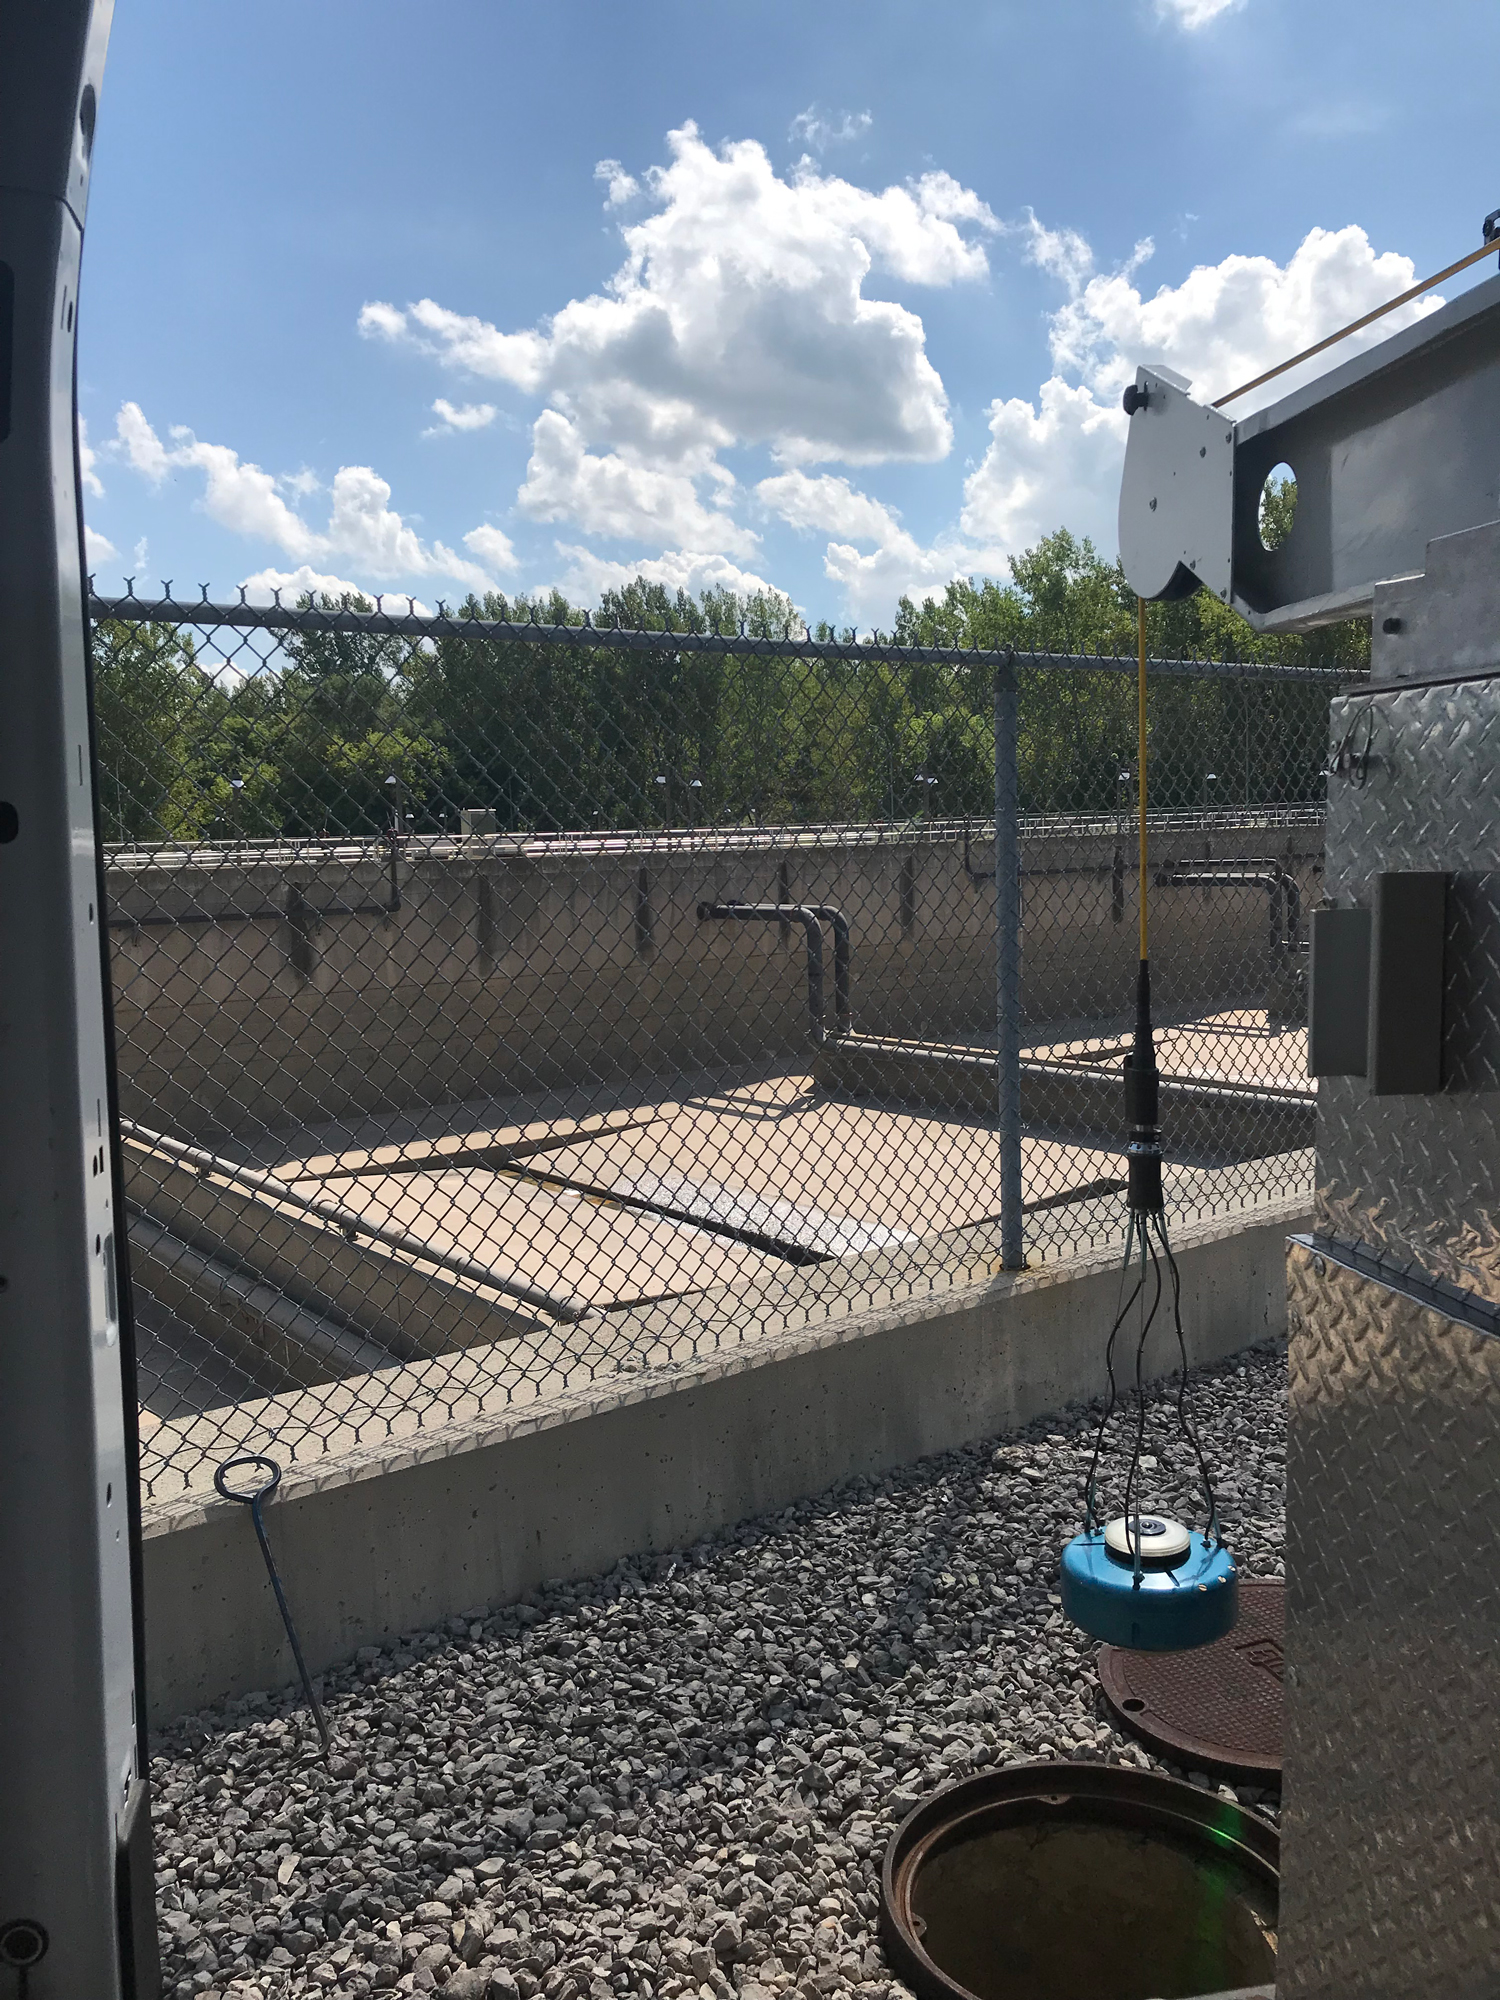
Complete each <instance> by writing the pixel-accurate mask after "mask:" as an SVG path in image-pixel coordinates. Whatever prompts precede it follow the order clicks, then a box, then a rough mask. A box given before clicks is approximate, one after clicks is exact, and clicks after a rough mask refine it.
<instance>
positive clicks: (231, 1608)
mask: <svg viewBox="0 0 1500 2000" xmlns="http://www.w3.org/2000/svg"><path fill="white" fill-rule="evenodd" d="M1306 1219H1307V1205H1306V1202H1305V1201H1303V1202H1295V1203H1286V1202H1283V1203H1278V1204H1274V1205H1267V1206H1266V1207H1264V1208H1260V1209H1255V1210H1251V1211H1247V1212H1246V1213H1245V1214H1243V1215H1241V1216H1239V1217H1235V1218H1225V1219H1221V1220H1219V1221H1216V1222H1214V1223H1210V1224H1204V1225H1202V1226H1200V1227H1198V1228H1195V1229H1191V1230H1188V1229H1185V1230H1183V1231H1182V1232H1181V1234H1180V1236H1179V1238H1178V1239H1177V1243H1176V1248H1177V1252H1178V1263H1179V1266H1180V1269H1181V1273H1182V1288H1183V1301H1182V1303H1183V1318H1184V1323H1185V1326H1186V1328H1187V1336H1188V1352H1189V1358H1190V1360H1191V1361H1192V1362H1193V1363H1194V1364H1203V1363H1210V1362H1214V1361H1218V1360H1222V1359H1223V1358H1225V1357H1226V1356H1228V1355H1230V1354H1233V1353H1236V1352H1239V1351H1241V1350H1243V1349H1245V1348H1247V1347H1250V1346H1252V1345H1254V1344H1256V1343H1258V1342H1263V1341H1265V1340H1267V1339H1275V1338H1279V1337H1283V1336H1284V1333H1285V1327H1286V1268H1285V1266H1286V1259H1285V1242H1286V1237H1287V1235H1288V1234H1290V1233H1292V1232H1293V1231H1295V1230H1296V1229H1297V1228H1300V1227H1303V1226H1305V1225H1306ZM1118 1270H1119V1263H1118V1254H1117V1253H1114V1252H1110V1253H1098V1254H1094V1255H1090V1256H1088V1257H1083V1258H1079V1259H1077V1260H1075V1261H1073V1262H1071V1263H1066V1264H1064V1263H1059V1264H1057V1265H1053V1266H1044V1267H1042V1268H1040V1269H1038V1270H1035V1271H1029V1272H1026V1273H1024V1274H1020V1273H1018V1274H1016V1275H1015V1276H1014V1277H1011V1276H1006V1277H1003V1278H995V1279H990V1280H989V1281H987V1282H984V1283H980V1284H975V1285H972V1286H968V1287H965V1288H961V1289H955V1290H953V1291H951V1292H948V1293H945V1294H940V1295H937V1296H935V1297H929V1298H924V1299H921V1300H911V1301H907V1302H904V1303H903V1304H901V1305H899V1306H892V1307H884V1308H881V1309H880V1310H878V1311H875V1312H867V1313H860V1314H852V1315H849V1316H848V1317H846V1318H843V1319H838V1320H832V1321H827V1322H823V1323H820V1324H818V1325H816V1326H806V1327H801V1328H797V1329H796V1330H794V1331H791V1332H788V1333H786V1334H782V1335H778V1336H776V1337H775V1338H765V1339H762V1340H759V1341H757V1342H755V1343H754V1344H753V1345H746V1346H742V1347H739V1348H736V1349H733V1350H719V1351H717V1352H714V1353H711V1354H709V1355H705V1356H703V1357H701V1358H699V1359H698V1360H696V1361H694V1362H692V1363H691V1364H684V1365H678V1366H675V1367H671V1368H666V1369H662V1370H660V1371H657V1372H656V1373H655V1374H654V1375H653V1376H652V1377H649V1378H648V1377H645V1376H640V1375H637V1376H631V1377H626V1378H624V1379H623V1380H621V1381H618V1382H615V1381H612V1382H611V1383H610V1384H609V1385H608V1388H607V1389H605V1390H589V1391H582V1392H579V1393H577V1394H575V1395H566V1396H560V1397H558V1398H557V1399H555V1400H554V1401H552V1402H550V1403H548V1404H547V1405H545V1406H538V1407H535V1408H533V1409H531V1410H528V1411H523V1412H516V1413H511V1414H500V1415H496V1416H481V1417H476V1418H475V1419H473V1420H470V1421H466V1422H460V1423H457V1424H453V1425H449V1426H445V1427H443V1428H440V1429H434V1430H433V1431H431V1432H429V1433H426V1434H423V1435H418V1436H415V1437H408V1438H406V1439H402V1440H400V1441H399V1442H397V1443H395V1444H394V1446H390V1447H386V1448H382V1449H378V1450H377V1449H371V1450H370V1451H368V1452H357V1453H354V1454H351V1455H350V1456H349V1457H347V1458H344V1459H340V1460H338V1461H335V1462H330V1463H328V1464H324V1465H319V1466H316V1467H310V1468H307V1469H306V1470H305V1471H300V1472H299V1474H298V1477H297V1481H296V1484H295V1485H294V1486H292V1488H291V1490H290V1491H288V1490H287V1489H286V1488H285V1487H284V1488H283V1493H282V1494H280V1495H278V1496H277V1500H276V1502H275V1504H274V1506H273V1508H272V1510H271V1512H270V1514H269V1515H268V1526H269V1530H270V1535H271V1539H272V1543H273V1546H274V1547H275V1550H276V1555H277V1560H278V1563H279V1565H280V1568H281V1571H282V1575H283V1577H284V1579H285V1583H286V1588H287V1591H288V1594H289V1597H290V1599H291V1604H292V1608H293V1611H294V1614H295V1615H296V1617H297V1619H298V1625H299V1630H300V1635H301V1639H302V1643H303V1650H304V1653H305V1655H306V1657H307V1660H308V1663H309V1666H310V1668H311V1670H312V1671H313V1672H314V1673H319V1672H323V1671H325V1670H327V1669H328V1668H330V1667H332V1666H334V1665H336V1664H338V1663H339V1662H342V1661H345V1660H348V1659H350V1658H351V1657H353V1656H354V1655H355V1654H356V1653H357V1652H358V1651H359V1650H360V1649H361V1648H362V1647H367V1646H371V1645H376V1646H380V1645H387V1644H389V1643H390V1642H391V1641H392V1640H393V1639H394V1638H396V1637H397V1636H398V1635H400V1634H403V1633H410V1632H416V1631H420V1630H422V1629H424V1628H431V1627H433V1626H436V1625H439V1624H441V1623H442V1622H443V1620H444V1619H447V1618H452V1617H455V1616H462V1617H465V1618H472V1617H474V1616H476V1615H482V1614H483V1612H484V1611H485V1610H487V1609H489V1608H493V1607H494V1606H496V1605H498V1604H503V1603H508V1602H513V1601H515V1600H516V1599H517V1598H520V1597H524V1596H525V1595H526V1594H527V1593H528V1592H530V1591H532V1590H534V1589H535V1588H536V1587H537V1586H538V1585H539V1584H540V1583H542V1582H543V1581H545V1580H546V1579H548V1578H553V1577H576V1576H590V1575H597V1574H600V1573H602V1572H605V1571H607V1570H609V1569H610V1568H611V1567H612V1566H613V1565H614V1564H615V1563H617V1562H619V1561H620V1560H621V1559H622V1558H626V1557H629V1556H632V1555H637V1554H639V1553H641V1552H643V1551H647V1550H663V1549H677V1548H682V1547H684V1546H687V1545H689V1544H690V1543H692V1542H694V1541H696V1540H698V1539H700V1538H701V1537H702V1536H704V1535H705V1534H712V1533H716V1532H720V1531H722V1530H723V1529H726V1528H729V1527H733V1526H734V1525H735V1524H737V1523H738V1522H741V1521H745V1520H752V1519H757V1518H764V1517H767V1516H773V1515H775V1514H777V1513H779V1512H780V1511H781V1510H782V1509H784V1508H785V1507H787V1506H789V1505H791V1504H793V1503H794V1502H795V1501H797V1500H800V1499H804V1498H807V1497H808V1496H810V1495H812V1494H816V1493H819V1492H823V1491H826V1490H827V1489H829V1488H830V1487H833V1486H836V1485H838V1484H840V1483H842V1482H843V1481H844V1480H847V1479H849V1478H854V1477H877V1478H878V1477H881V1476H883V1475H885V1474H887V1473H890V1472H894V1471H896V1470H898V1469H899V1468H900V1467H903V1466H906V1465H910V1464H912V1463H914V1462H916V1461H917V1460H920V1459H922V1458H924V1457H928V1456H931V1455H933V1454H935V1453H941V1452H943V1451H948V1450H952V1449H955V1448H958V1447H961V1446H964V1445H969V1444H972V1443H974V1442H977V1441H979V1440H981V1439H985V1438H989V1437H994V1436H997V1435H1001V1434H1004V1433H1006V1432H1008V1431H1011V1430H1014V1429H1016V1428H1018V1427H1020V1426H1021V1425H1024V1424H1026V1423H1028V1422H1030V1421H1032V1420H1033V1419H1035V1418H1037V1417H1042V1416H1045V1415H1046V1414H1047V1413H1049V1412H1050V1411H1053V1410H1056V1409H1060V1408H1062V1407H1063V1406H1065V1405H1066V1404H1068V1403H1076V1402H1078V1401H1081V1400H1084V1399H1086V1398H1088V1397H1090V1396H1092V1395H1094V1394H1096V1393H1098V1391H1099V1389H1100V1387H1101V1379H1100V1378H1101V1347H1102V1342H1103V1338H1104V1334H1105V1332H1106V1331H1107V1328H1108V1323H1109V1320H1110V1319H1111V1318H1112V1317H1113V1306H1114V1302H1115V1299H1116V1297H1117V1294H1118ZM1157 1341H1158V1335H1156V1334H1153V1348H1152V1351H1151V1353H1150V1354H1149V1356H1148V1363H1147V1370H1146V1372H1147V1375H1148V1377H1150V1378H1153V1379H1154V1378H1158V1377H1160V1376H1161V1375H1163V1374H1166V1373H1168V1372H1170V1370H1171V1369H1172V1368H1174V1367H1175V1366H1176V1363H1177V1354H1176V1344H1175V1341H1174V1340H1172V1338H1171V1335H1170V1331H1169V1330H1168V1329H1163V1330H1162V1331H1161V1333H1160V1336H1159V1345H1158V1344H1157ZM244 1513H245V1510H244V1509H243V1508H241V1507H236V1506H234V1505H232V1504H231V1503H227V1502H219V1501H217V1500H216V1501H214V1502H213V1503H212V1504H202V1503H200V1502H198V1501H197V1500H196V1499H194V1500H193V1501H191V1502H190V1503H189V1504H187V1505H181V1504H174V1505H171V1506H169V1507H168V1508H165V1509H159V1510H157V1513H156V1518H155V1519H154V1521H153V1523H152V1529H153V1532H152V1535H151V1538H150V1539H149V1540H148V1541H147V1543H146V1547H145V1550H144V1555H145V1572H146V1632H147V1658H148V1675H149V1683H150V1689H151V1697H152V1699H151V1712H152V1716H153V1719H154V1721H156V1722H158V1723H159V1722H161V1721H163V1720H165V1719H168V1718H170V1717H172V1716H175V1715H180V1714H182V1713H184V1712H187V1711H191V1710H195V1709H201V1708H203V1707H206V1706H208V1705H210V1704H212V1703H217V1702H219V1701H222V1700H224V1699H226V1698H229V1697H232V1696H235V1695H238V1694H244V1693H247V1692H249V1691H250V1690H252V1689H268V1688H273V1687H278V1686H282V1685H286V1684H288V1683H290V1682H292V1681H293V1680H294V1679H295V1670H294V1666H293V1662H292V1659H291V1655H290V1650H289V1648H288V1646H287V1643H286V1639H285V1636H284V1634H283V1632H282V1629H281V1626H280V1622H279V1619H278V1617H277V1614H276V1608H275V1604H274V1601H273V1599H272V1597H271V1593H270V1590H269V1587H268V1585H267V1581H266V1576H265V1571H264V1568H263V1566H262V1564H261V1561H260V1556H259V1553H258V1551H257V1549H256V1547H255V1540H254V1536H253V1533H252V1532H251V1530H250V1524H249V1522H248V1521H247V1520H246V1519H245V1518H244Z"/></svg>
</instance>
